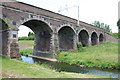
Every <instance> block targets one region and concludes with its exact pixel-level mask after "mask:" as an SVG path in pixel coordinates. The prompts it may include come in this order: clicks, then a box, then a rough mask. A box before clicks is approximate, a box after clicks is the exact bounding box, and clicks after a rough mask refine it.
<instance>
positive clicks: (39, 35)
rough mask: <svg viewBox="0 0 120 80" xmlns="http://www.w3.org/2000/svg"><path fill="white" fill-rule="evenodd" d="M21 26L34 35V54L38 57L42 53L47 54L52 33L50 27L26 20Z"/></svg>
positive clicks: (39, 22)
mask: <svg viewBox="0 0 120 80" xmlns="http://www.w3.org/2000/svg"><path fill="white" fill-rule="evenodd" d="M22 25H24V26H27V27H28V28H30V29H31V30H32V31H33V32H34V34H35V39H34V54H35V55H40V54H42V53H44V52H46V53H49V51H50V49H51V37H52V32H53V31H52V29H51V28H50V26H49V25H48V24H46V23H45V22H43V21H41V20H36V19H32V20H28V21H26V22H24V23H23V24H22ZM40 56H41V55H40ZM43 56H44V55H43Z"/></svg>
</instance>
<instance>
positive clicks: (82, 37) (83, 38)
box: [78, 29, 89, 46]
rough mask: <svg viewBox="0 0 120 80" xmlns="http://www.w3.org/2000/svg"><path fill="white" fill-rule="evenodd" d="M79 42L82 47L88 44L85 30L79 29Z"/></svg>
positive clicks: (87, 35) (87, 34)
mask: <svg viewBox="0 0 120 80" xmlns="http://www.w3.org/2000/svg"><path fill="white" fill-rule="evenodd" d="M78 39H79V42H81V43H82V45H83V46H87V45H88V43H89V33H88V31H87V30H86V29H81V30H80V31H79V33H78Z"/></svg>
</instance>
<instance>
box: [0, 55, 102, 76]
mask: <svg viewBox="0 0 120 80" xmlns="http://www.w3.org/2000/svg"><path fill="white" fill-rule="evenodd" d="M0 60H2V71H0V72H1V73H0V74H1V76H2V78H103V77H101V76H94V75H90V74H80V73H79V74H78V73H71V72H58V71H56V70H54V69H51V68H50V67H49V66H46V65H44V64H42V65H40V64H29V63H26V62H22V61H19V60H15V59H9V58H6V57H0Z"/></svg>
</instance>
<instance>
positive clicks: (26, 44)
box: [19, 40, 34, 49]
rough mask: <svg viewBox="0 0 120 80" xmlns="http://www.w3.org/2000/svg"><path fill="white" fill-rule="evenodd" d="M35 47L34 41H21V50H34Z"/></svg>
mask: <svg viewBox="0 0 120 80" xmlns="http://www.w3.org/2000/svg"><path fill="white" fill-rule="evenodd" d="M33 46H34V41H33V40H20V41H19V47H20V49H32V48H33Z"/></svg>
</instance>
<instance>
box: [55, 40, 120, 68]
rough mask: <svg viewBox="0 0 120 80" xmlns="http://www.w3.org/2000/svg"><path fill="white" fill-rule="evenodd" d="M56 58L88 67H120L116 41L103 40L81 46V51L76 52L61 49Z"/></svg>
mask: <svg viewBox="0 0 120 80" xmlns="http://www.w3.org/2000/svg"><path fill="white" fill-rule="evenodd" d="M57 60H58V61H63V62H67V63H70V64H78V65H85V66H88V67H100V68H111V69H120V64H118V43H117V42H104V43H101V44H100V45H96V46H89V47H83V48H82V50H81V51H76V52H64V51H62V52H60V53H59V55H58V56H57Z"/></svg>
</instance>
